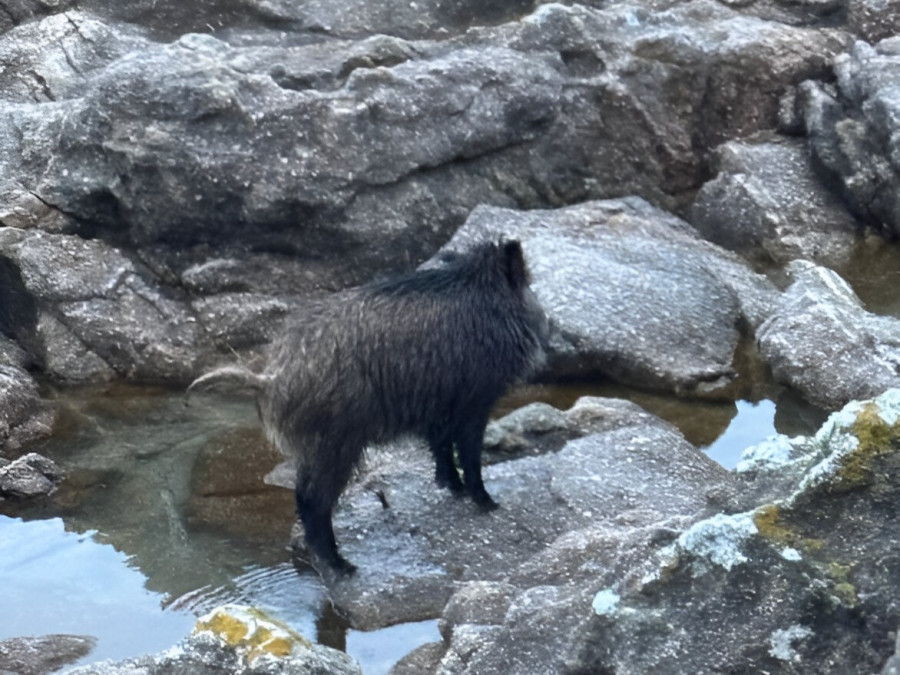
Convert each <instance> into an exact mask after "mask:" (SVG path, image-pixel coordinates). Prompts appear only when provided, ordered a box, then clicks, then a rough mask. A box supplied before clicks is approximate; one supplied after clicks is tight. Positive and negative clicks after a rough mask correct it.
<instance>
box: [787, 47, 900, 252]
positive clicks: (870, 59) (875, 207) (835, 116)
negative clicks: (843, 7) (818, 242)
mask: <svg viewBox="0 0 900 675" xmlns="http://www.w3.org/2000/svg"><path fill="white" fill-rule="evenodd" d="M898 64H900V39H897V38H890V39H886V40H883V41H882V42H880V43H878V44H877V45H875V46H871V45H868V44H866V43H864V42H857V43H856V44H855V45H854V46H853V48H852V49H851V50H850V51H849V52H848V53H846V54H842V55H841V56H840V57H838V58H837V59H836V62H835V74H836V75H837V81H836V82H835V83H834V84H833V85H832V84H825V83H821V82H818V83H816V82H808V83H806V84H805V85H804V87H803V90H802V100H803V102H804V115H805V126H806V133H807V134H808V136H809V139H810V142H811V144H812V147H813V150H814V152H815V156H816V159H817V161H818V162H819V163H820V164H821V165H822V166H823V167H824V168H825V169H826V170H827V171H828V172H829V173H830V174H831V176H832V177H833V179H834V181H835V183H836V185H837V186H838V188H839V189H840V190H841V193H842V194H843V196H844V198H845V199H846V200H847V203H848V204H849V205H850V207H851V208H852V209H853V211H854V212H855V213H856V214H857V215H858V216H859V218H860V219H862V220H863V221H864V222H866V223H872V224H874V225H877V226H880V227H881V228H882V229H883V230H884V232H885V233H887V234H888V235H891V236H893V237H896V236H898V235H900V197H898V195H900V189H898V183H900V163H898V162H900V160H898V155H897V151H896V143H897V141H896V138H897V137H898V135H897V125H898V121H897V120H898V115H897V111H898V109H900V94H898V91H900V87H898V83H900V68H898Z"/></svg>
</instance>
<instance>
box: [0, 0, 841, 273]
mask: <svg viewBox="0 0 900 675" xmlns="http://www.w3.org/2000/svg"><path fill="white" fill-rule="evenodd" d="M138 4H139V6H140V7H142V9H141V10H140V12H143V13H146V12H147V11H148V10H149V6H148V5H146V4H140V3H138ZM445 4H446V3H445ZM469 4H471V3H469ZM527 5H528V3H525V5H523V4H522V3H520V2H518V1H514V2H510V3H506V4H505V5H504V6H505V7H507V8H509V10H510V12H511V14H509V13H504V12H505V10H503V11H501V12H500V14H501V15H502V16H512V15H515V14H518V12H520V11H521V9H523V8H527ZM153 6H154V8H155V7H156V4H155V3H154V5H153ZM267 7H269V8H270V9H272V10H273V11H275V12H276V13H277V11H278V9H277V8H276V7H275V6H274V5H272V4H271V3H267ZM285 7H286V6H285ZM292 7H293V6H292ZM423 7H425V5H423ZM423 7H419V8H418V11H426V12H427V10H423ZM442 7H443V5H442ZM454 7H456V6H454ZM304 8H305V9H306V10H309V11H314V9H313V7H312V5H310V4H309V3H306V4H305V5H304ZM466 8H468V4H467V5H466ZM168 9H171V6H170V5H167V4H166V3H163V6H162V7H160V17H164V16H165V12H166V11H167V10H168ZM381 9H382V8H381V7H380V6H379V11H381ZM304 11H305V10H304ZM367 11H368V10H367ZM441 11H451V10H446V9H445V10H441ZM454 11H455V10H454ZM484 11H488V12H495V11H500V10H497V5H491V8H490V9H489V10H484ZM44 24H46V26H45V25H44ZM73 24H74V25H76V26H82V25H83V26H84V29H85V34H86V35H87V36H88V37H92V36H94V35H97V36H100V37H102V35H101V31H103V30H105V31H107V32H108V36H107V37H104V38H103V39H102V40H98V42H99V43H101V44H108V45H109V47H108V49H107V50H106V51H103V50H102V49H100V50H99V51H95V52H90V51H88V52H87V53H85V54H82V51H79V49H81V48H82V47H83V48H84V49H87V48H88V46H89V45H87V44H84V45H82V43H81V42H77V43H76V45H75V46H78V47H79V49H74V48H73V49H71V50H70V51H72V53H73V58H74V59H75V60H74V61H73V67H77V68H78V69H79V71H80V72H83V73H84V74H83V76H82V77H80V78H79V79H78V81H77V83H75V84H74V85H73V87H74V88H73V90H72V91H73V92H77V93H78V94H79V96H78V97H77V98H69V99H65V100H63V99H59V96H65V95H69V90H65V91H63V89H60V87H58V86H57V87H56V90H58V91H59V93H57V94H54V96H56V97H57V102H56V103H52V104H49V105H48V104H41V105H40V107H39V108H37V107H36V106H35V105H34V104H32V105H20V106H17V107H15V108H11V109H9V110H8V111H7V112H6V113H5V114H6V124H7V126H8V133H6V134H3V135H2V136H3V137H4V142H5V143H6V144H7V147H6V148H5V149H6V158H5V159H4V161H5V162H8V163H9V164H10V167H9V169H10V170H8V171H5V172H4V173H3V175H8V176H16V180H15V181H13V180H11V179H9V180H7V181H5V182H4V184H3V185H0V195H2V194H6V195H7V197H6V198H5V199H4V200H2V203H0V213H3V212H4V210H5V211H6V212H8V213H9V214H10V217H11V218H12V217H15V218H16V219H17V221H16V222H23V223H29V224H33V223H34V222H44V221H45V220H48V219H50V220H52V219H54V218H55V219H61V220H62V221H64V223H65V224H64V225H60V224H57V225H54V226H53V227H57V228H70V229H68V230H66V231H73V230H77V231H79V232H82V233H83V234H84V235H85V236H87V237H96V236H102V237H105V238H106V239H108V240H110V241H114V242H115V243H116V244H117V245H123V244H124V243H130V245H133V246H138V247H140V248H141V249H149V248H152V247H151V244H152V245H157V246H159V247H162V248H163V249H165V251H166V252H165V254H164V255H163V254H161V255H160V257H161V259H162V260H164V263H165V266H166V267H167V268H171V269H169V272H170V273H171V274H174V275H175V276H176V277H177V276H179V275H180V274H181V272H183V271H184V270H185V269H186V268H187V267H189V266H190V265H191V264H203V263H205V262H206V261H207V260H209V259H211V258H212V259H215V258H226V259H227V258H229V257H235V256H237V257H241V258H250V259H251V260H252V259H254V256H255V255H257V254H268V255H270V257H271V254H273V253H280V254H282V257H284V256H283V254H284V253H285V252H288V253H290V254H292V255H293V256H295V257H296V256H300V257H303V258H306V259H308V260H315V259H321V260H329V261H330V262H331V264H332V265H333V266H335V267H343V268H345V269H346V273H347V274H350V275H351V276H352V278H351V279H349V280H347V279H344V280H343V281H344V283H345V284H346V283H348V282H349V283H358V282H359V281H362V280H364V279H365V278H367V275H371V274H373V273H374V272H375V271H376V270H377V271H384V270H386V269H391V268H393V269H397V268H398V267H400V266H406V267H408V266H409V264H410V263H411V262H415V261H417V260H421V259H423V258H425V257H427V255H429V254H430V253H431V252H433V250H434V249H435V248H436V247H437V246H438V244H439V243H440V242H441V241H442V240H444V239H446V237H447V236H449V234H450V233H451V232H452V231H453V229H455V227H456V226H457V225H458V224H459V223H460V222H461V220H462V218H463V217H464V216H465V214H466V213H467V212H468V211H469V210H471V208H473V207H474V206H475V205H477V204H479V203H482V202H484V203H493V204H498V205H503V206H527V207H532V206H540V205H543V206H550V205H558V204H561V203H571V202H573V201H579V200H583V199H586V198H591V197H595V198H596V197H599V196H602V195H606V196H608V195H610V194H615V195H623V194H629V193H634V194H640V195H642V196H644V197H647V198H649V199H651V200H653V201H654V202H656V203H658V204H660V205H663V206H672V205H675V204H677V203H684V201H685V200H686V199H687V196H688V195H689V194H692V192H693V190H694V189H696V187H698V186H699V184H700V182H701V180H702V175H703V173H704V164H705V161H706V157H705V156H706V153H707V152H708V151H709V149H710V148H712V147H714V146H715V145H718V144H719V143H720V142H722V141H723V140H726V139H727V138H728V137H730V136H733V135H736V134H740V135H745V134H749V133H752V132H754V131H757V130H759V129H762V128H771V127H773V126H774V125H775V124H776V122H777V110H778V100H779V98H780V97H781V94H782V93H783V92H784V91H785V89H786V88H787V87H789V86H791V85H793V84H796V83H797V82H800V81H802V80H803V79H806V78H810V77H818V76H824V75H826V74H827V72H828V63H829V55H830V54H834V53H836V52H837V51H839V50H841V49H842V48H843V47H844V45H845V44H846V39H845V36H843V35H842V34H840V33H838V32H835V31H829V30H810V29H803V28H796V27H791V26H786V25H779V24H775V23H770V22H765V21H759V20H755V19H748V18H746V17H743V16H741V15H740V14H738V13H736V12H734V11H732V10H729V9H727V8H724V7H722V6H721V5H718V4H716V3H713V2H706V1H704V2H698V3H691V5H690V6H687V7H677V8H674V9H671V10H668V11H665V12H659V13H656V14H648V13H646V12H644V11H643V10H639V11H633V9H632V8H630V7H621V6H617V7H612V8H610V9H608V10H595V9H590V8H586V7H580V6H576V7H564V6H562V5H558V4H554V5H547V6H543V7H540V8H538V9H537V10H535V11H534V12H533V13H532V14H530V15H528V16H525V17H523V18H521V19H520V20H516V21H510V22H508V23H506V24H503V25H502V26H499V27H491V28H482V29H473V30H470V31H469V32H467V33H466V34H465V35H462V36H460V37H458V38H456V39H454V40H445V41H441V42H440V43H433V42H427V41H418V42H407V41H404V40H400V39H398V38H394V37H385V36H376V37H372V38H369V39H365V40H356V41H353V42H351V41H335V40H324V39H320V40H305V41H292V40H286V39H283V37H282V36H281V35H278V34H275V33H271V34H265V33H257V34H254V37H252V38H251V37H248V36H246V35H245V36H244V38H241V37H240V35H238V34H234V35H231V38H230V39H231V40H232V43H233V44H229V43H228V42H226V41H225V40H224V39H217V38H214V37H211V36H201V35H197V34H192V35H185V36H183V37H182V38H180V39H178V40H175V41H174V42H171V43H169V44H147V42H146V41H147V37H146V36H145V35H144V34H143V33H141V32H140V31H135V30H134V29H126V28H123V27H120V26H118V25H117V24H115V23H113V22H110V23H109V24H108V25H107V26H106V27H105V28H104V27H102V26H100V25H97V22H96V20H95V19H92V18H89V17H87V16H86V15H83V14H80V13H75V12H70V13H67V14H66V15H65V20H64V19H63V18H61V17H50V18H47V19H44V20H43V21H40V22H37V23H35V24H34V25H33V26H29V27H28V29H29V30H33V31H44V32H47V31H50V30H51V29H52V30H61V29H65V30H66V31H68V30H69V28H70V27H71V25H73ZM398 25H404V26H407V25H409V24H408V23H406V22H402V21H399V22H398ZM25 28H26V27H24V26H23V27H22V30H24V29H25ZM77 33H78V31H75V33H74V34H72V35H71V36H70V38H71V39H72V40H81V39H82V38H80V37H79V36H78V34H77ZM726 33H728V34H739V35H741V40H733V41H723V40H721V39H720V36H721V35H722V34H726ZM66 35H69V34H68V33H66ZM222 37H223V38H225V39H228V35H225V34H223V35H222ZM67 39H69V38H67ZM4 40H5V41H7V42H8V43H9V44H8V45H7V48H8V49H10V50H13V51H15V50H19V52H21V50H22V49H23V47H22V45H23V44H25V41H24V40H23V39H19V38H17V37H16V36H15V35H13V36H10V37H6V36H4V38H0V49H2V48H3V42H4ZM86 42H89V40H88V41H86ZM94 49H95V50H97V49H99V48H96V47H95V48H94ZM129 49H131V51H128V50H129ZM19 52H17V54H18V53H19ZM123 52H128V53H125V54H124V55H122V54H123ZM55 53H56V52H54V54H55ZM118 55H121V58H117V59H114V57H115V56H118ZM17 58H20V59H21V60H22V62H23V63H29V62H32V61H33V62H41V63H42V64H43V63H44V61H48V60H50V61H52V59H47V58H45V59H43V60H42V59H41V56H40V54H39V53H37V54H31V53H21V54H20V55H19V56H18V57H17ZM107 61H108V62H107ZM41 67H42V68H44V67H46V68H48V69H49V68H50V64H49V63H48V64H47V65H46V66H44V65H42V66H41ZM42 72H43V71H42ZM52 72H53V71H52V69H51V70H48V73H51V74H52ZM695 72H702V73H704V74H705V75H704V77H699V78H698V77H695ZM635 73H643V75H642V76H641V77H635ZM41 77H44V79H47V76H46V74H41ZM647 78H650V79H647ZM50 79H53V78H50ZM13 84H15V85H16V86H23V85H22V83H21V81H20V80H14V81H11V85H13ZM30 86H31V85H30V84H28V87H30ZM48 86H49V85H48ZM28 87H26V88H28ZM51 90H53V87H52V86H51ZM23 91H24V90H23ZM647 91H653V92H661V94H660V97H659V100H658V105H657V103H653V102H652V101H651V99H650V98H648V96H647V94H646V92H647ZM564 92H565V94H564ZM653 100H655V99H653ZM298 130H299V132H300V133H299V134H298ZM334 138H340V139H341V144H340V146H339V149H340V152H335V149H336V147H337V146H335V144H334V142H333V139H334ZM23 155H27V159H28V161H26V162H22V161H21V160H19V159H18V158H19V157H20V156H23ZM248 158H252V161H247V159H248ZM536 158H540V161H537V160H536ZM36 211H38V212H40V213H39V214H37V213H35V212H36ZM48 222H49V221H48ZM10 224H11V223H10ZM57 231H60V230H59V229H58V230H57ZM372 240H378V241H380V242H381V244H380V245H379V247H377V248H374V249H373V248H372V247H371V246H369V245H368V242H370V241H372ZM204 244H210V245H212V246H214V247H215V251H210V250H209V249H208V248H204ZM248 251H249V252H248ZM348 258H350V259H351V263H349V264H348V263H347V262H346V261H347V260H348ZM353 275H355V276H353Z"/></svg>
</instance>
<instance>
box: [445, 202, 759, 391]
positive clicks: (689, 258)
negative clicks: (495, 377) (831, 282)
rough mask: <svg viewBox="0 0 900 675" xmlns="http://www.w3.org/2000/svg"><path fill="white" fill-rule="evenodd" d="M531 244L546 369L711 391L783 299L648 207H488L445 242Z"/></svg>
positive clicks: (685, 227) (640, 204)
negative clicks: (543, 319)
mask: <svg viewBox="0 0 900 675" xmlns="http://www.w3.org/2000/svg"><path fill="white" fill-rule="evenodd" d="M501 236H504V237H509V238H515V239H519V240H521V241H522V243H523V247H524V249H525V254H526V258H527V260H528V265H529V268H530V270H531V274H532V288H533V289H534V291H535V293H536V294H537V297H538V300H539V301H540V302H541V305H542V306H543V307H544V310H545V311H546V312H547V315H548V317H549V319H550V320H551V323H553V324H555V326H556V328H557V335H556V337H555V338H554V339H553V340H552V341H551V345H550V354H549V356H550V359H549V361H550V362H549V370H550V371H551V372H553V373H554V374H556V375H559V374H562V375H579V376H586V375H596V374H598V373H602V374H604V375H608V376H611V377H613V378H615V379H617V380H619V381H621V382H624V383H626V384H630V385H634V386H639V387H645V388H656V389H668V390H674V391H678V392H691V393H704V392H709V391H712V390H715V389H717V388H721V387H723V386H724V385H726V384H728V382H729V381H730V380H731V379H732V377H733V376H734V371H733V369H732V358H733V355H734V350H735V347H736V346H737V343H738V338H739V333H738V330H737V324H738V322H739V321H745V322H746V323H747V324H748V325H750V326H756V325H758V324H759V322H760V321H761V320H762V317H763V316H764V315H765V312H766V311H767V309H768V306H769V304H770V303H771V302H772V301H773V299H774V296H775V295H776V291H775V289H774V287H773V286H771V285H770V284H769V283H768V282H767V281H766V280H765V279H764V278H763V277H761V276H759V275H756V274H754V273H753V272H752V271H751V270H750V268H749V267H748V266H747V265H746V263H744V262H743V261H742V260H740V259H739V258H738V257H737V256H734V255H733V254H730V253H728V252H726V251H723V250H722V249H720V248H718V247H717V246H714V245H712V244H710V243H708V242H706V241H703V240H702V239H701V238H700V237H699V235H698V234H697V233H696V232H695V231H694V230H693V228H691V227H690V225H688V224H687V223H685V222H684V221H682V220H680V219H678V218H676V217H674V216H672V215H670V214H668V213H665V212H663V211H660V210H658V209H655V208H654V207H652V206H650V205H649V204H648V203H646V202H645V201H643V200H640V199H636V198H628V199H621V200H608V201H602V202H587V203H584V204H580V205H577V206H570V207H567V208H563V209H557V210H554V211H537V210H535V211H512V210H508V209H498V208H488V207H481V208H478V209H476V210H475V211H474V212H473V213H472V215H471V216H470V217H469V219H468V220H467V221H466V224H465V225H464V226H463V227H462V228H461V229H460V230H459V231H458V232H457V233H456V234H455V235H454V237H453V238H452V239H451V241H450V242H449V244H448V247H449V250H457V249H462V248H465V247H467V246H469V245H470V244H471V243H473V242H474V241H479V240H483V239H496V238H498V237H501Z"/></svg>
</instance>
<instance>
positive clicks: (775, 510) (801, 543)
mask: <svg viewBox="0 0 900 675" xmlns="http://www.w3.org/2000/svg"><path fill="white" fill-rule="evenodd" d="M753 524H754V525H756V529H757V530H758V531H759V535H760V536H761V537H763V538H764V539H768V540H769V541H773V542H775V543H776V544H780V545H782V546H790V547H792V548H798V549H801V550H803V551H807V552H808V551H817V550H819V549H820V548H822V546H823V545H824V542H823V541H822V540H821V539H814V538H811V537H804V536H803V535H802V534H800V533H799V532H797V530H796V529H794V528H792V527H790V526H789V525H786V524H785V523H784V521H783V518H782V511H781V509H780V508H779V507H778V506H777V505H775V504H766V505H765V506H760V507H759V508H758V509H756V511H754V512H753Z"/></svg>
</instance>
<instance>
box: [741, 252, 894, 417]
mask: <svg viewBox="0 0 900 675" xmlns="http://www.w3.org/2000/svg"><path fill="white" fill-rule="evenodd" d="M789 271H790V272H791V275H792V277H793V281H792V283H791V285H790V286H789V287H788V289H787V290H786V291H785V293H784V295H783V296H782V297H781V299H780V300H779V302H778V303H777V304H776V306H775V308H774V311H773V312H772V314H771V316H770V317H769V318H768V319H767V320H766V321H765V323H763V325H762V326H761V327H760V328H759V331H758V332H757V340H758V342H759V349H760V353H761V354H762V355H763V357H764V358H765V359H766V361H767V362H768V363H769V364H770V365H771V367H772V374H773V375H774V377H775V378H776V379H777V380H779V381H781V382H784V383H786V384H789V385H790V386H791V387H793V388H795V389H797V390H798V391H800V392H801V393H802V394H803V395H804V396H805V397H806V398H807V399H808V400H810V401H812V402H813V403H816V404H818V405H820V406H822V407H824V408H828V409H835V408H838V407H840V406H842V405H844V404H845V403H847V402H848V401H850V400H853V399H862V398H867V397H871V396H875V395H877V394H879V393H881V392H882V391H884V390H885V389H888V388H890V387H896V386H900V320H898V319H895V318H892V317H880V316H875V315H873V314H869V313H868V312H866V310H865V309H864V308H863V306H862V303H860V301H859V299H858V298H857V297H856V295H855V294H854V293H853V291H852V290H851V289H850V287H849V286H848V285H847V284H846V282H844V281H843V280H842V279H841V278H840V277H839V276H838V275H837V274H836V273H834V272H832V271H831V270H828V269H825V268H822V267H816V266H814V265H812V264H811V263H808V262H805V261H797V262H795V263H792V264H791V266H790V267H789Z"/></svg>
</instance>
